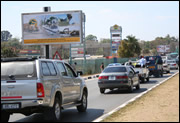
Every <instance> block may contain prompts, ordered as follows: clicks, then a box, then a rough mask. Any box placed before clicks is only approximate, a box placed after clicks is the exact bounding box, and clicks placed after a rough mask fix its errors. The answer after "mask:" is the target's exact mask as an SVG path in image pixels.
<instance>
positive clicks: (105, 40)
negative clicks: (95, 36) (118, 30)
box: [100, 39, 111, 43]
mask: <svg viewBox="0 0 180 123" xmlns="http://www.w3.org/2000/svg"><path fill="white" fill-rule="evenodd" d="M110 42H111V39H103V40H101V41H100V43H110Z"/></svg>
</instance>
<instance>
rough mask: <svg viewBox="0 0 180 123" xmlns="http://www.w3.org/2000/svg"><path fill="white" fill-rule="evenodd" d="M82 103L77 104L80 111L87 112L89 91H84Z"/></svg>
mask: <svg viewBox="0 0 180 123" xmlns="http://www.w3.org/2000/svg"><path fill="white" fill-rule="evenodd" d="M80 103H81V105H79V106H77V110H78V111H79V112H85V111H86V109H87V93H86V92H85V91H84V92H83V96H82V99H81V101H80Z"/></svg>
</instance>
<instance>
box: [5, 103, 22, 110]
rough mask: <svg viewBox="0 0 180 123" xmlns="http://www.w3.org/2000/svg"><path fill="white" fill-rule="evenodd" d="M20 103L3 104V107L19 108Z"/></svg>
mask: <svg viewBox="0 0 180 123" xmlns="http://www.w3.org/2000/svg"><path fill="white" fill-rule="evenodd" d="M19 108H20V104H2V109H19Z"/></svg>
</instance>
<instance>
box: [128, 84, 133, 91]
mask: <svg viewBox="0 0 180 123" xmlns="http://www.w3.org/2000/svg"><path fill="white" fill-rule="evenodd" d="M128 91H129V92H130V93H132V92H133V82H131V85H130V86H129V88H128Z"/></svg>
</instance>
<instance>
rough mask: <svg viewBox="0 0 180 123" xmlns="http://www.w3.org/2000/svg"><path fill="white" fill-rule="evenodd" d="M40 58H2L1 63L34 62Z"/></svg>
mask: <svg viewBox="0 0 180 123" xmlns="http://www.w3.org/2000/svg"><path fill="white" fill-rule="evenodd" d="M39 58H40V57H11V58H1V62H11V61H34V60H36V59H39Z"/></svg>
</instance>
